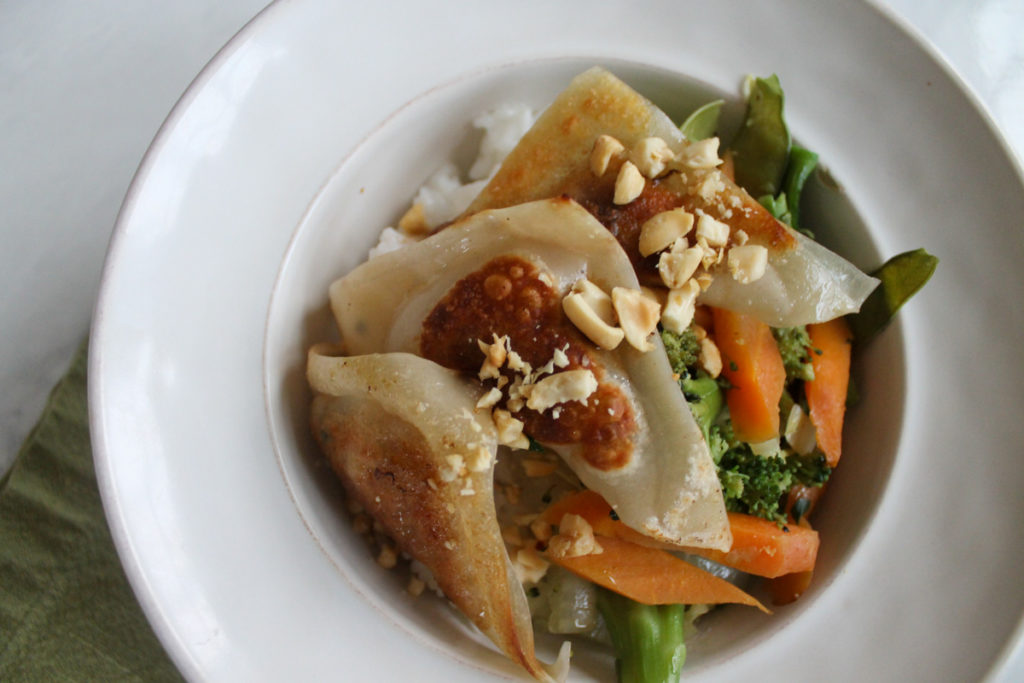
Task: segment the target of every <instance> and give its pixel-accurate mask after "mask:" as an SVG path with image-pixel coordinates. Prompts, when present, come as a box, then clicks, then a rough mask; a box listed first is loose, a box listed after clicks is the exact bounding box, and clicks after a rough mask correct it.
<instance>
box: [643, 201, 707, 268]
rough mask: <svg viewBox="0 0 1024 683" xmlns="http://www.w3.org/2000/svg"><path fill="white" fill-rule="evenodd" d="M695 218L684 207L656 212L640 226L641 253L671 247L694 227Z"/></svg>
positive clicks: (654, 251)
mask: <svg viewBox="0 0 1024 683" xmlns="http://www.w3.org/2000/svg"><path fill="white" fill-rule="evenodd" d="M693 220H694V219H693V214H692V213H690V212H688V211H687V210H686V209H683V208H678V209H671V210H669V211H662V212H661V213H658V214H655V215H654V216H652V217H651V218H649V219H648V220H647V221H646V222H644V224H643V225H642V226H641V227H640V245H639V246H640V255H641V256H650V255H651V254H654V253H656V252H659V251H661V250H662V249H667V248H669V247H670V246H672V245H673V244H675V242H676V240H678V239H679V238H680V237H683V236H684V235H686V234H687V233H688V232H690V230H691V229H693Z"/></svg>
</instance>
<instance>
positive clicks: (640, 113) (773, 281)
mask: <svg viewBox="0 0 1024 683" xmlns="http://www.w3.org/2000/svg"><path fill="white" fill-rule="evenodd" d="M602 134H606V135H611V136H613V137H615V138H616V139H618V140H619V141H620V142H622V143H623V145H624V146H625V147H626V149H627V150H629V149H631V148H632V147H633V146H634V145H636V144H637V143H638V142H640V141H641V140H643V139H644V138H647V137H660V138H662V139H663V140H665V142H666V143H668V145H669V147H670V148H672V149H673V151H675V152H677V153H678V152H680V151H682V150H683V149H684V148H685V147H686V146H687V145H688V144H689V143H687V141H686V140H685V139H684V138H683V136H682V134H681V133H680V132H679V128H678V127H677V126H676V125H675V124H674V123H673V122H672V120H671V119H669V117H668V116H667V115H666V114H665V113H664V112H662V111H661V110H660V109H658V108H657V107H656V106H655V105H654V104H653V103H651V102H650V101H649V100H647V99H646V98H644V97H643V96H642V95H640V94H639V93H637V92H636V91H635V90H633V89H632V88H630V87H629V86H628V85H626V84H625V83H623V82H622V81H621V80H619V79H618V78H616V77H615V76H613V75H612V74H611V73H609V72H608V71H606V70H604V69H602V68H600V67H594V68H592V69H590V70H588V71H586V72H584V73H582V74H580V75H579V76H577V77H576V78H575V79H573V81H572V82H571V83H570V84H569V86H568V87H567V88H566V89H565V90H564V91H563V92H562V93H561V94H560V95H559V96H558V97H557V98H556V99H555V101H554V102H553V103H552V104H551V106H550V107H549V108H548V109H547V110H546V111H545V112H544V113H543V114H541V116H540V117H539V118H538V120H537V121H536V122H535V123H534V125H533V127H532V128H531V129H530V130H529V131H528V132H527V133H526V135H525V136H524V137H523V138H522V140H521V141H520V142H519V144H518V145H517V146H516V147H515V148H514V149H513V150H512V152H511V153H510V154H509V155H508V156H507V157H506V158H505V161H504V162H503V163H502V165H501V168H500V169H499V170H498V172H497V174H496V175H495V176H494V177H493V178H492V179H491V181H490V182H489V183H488V184H487V186H486V187H485V188H484V189H483V191H482V192H481V193H480V195H478V196H477V198H476V199H475V200H474V201H473V203H472V204H471V205H470V207H469V208H468V209H467V211H466V214H465V215H471V214H473V213H475V212H478V211H481V210H484V209H494V208H502V207H507V206H514V205H516V204H521V203H524V202H529V201H534V200H537V199H544V198H548V197H559V196H567V197H571V198H572V199H575V200H576V201H578V202H579V203H580V204H582V205H583V206H584V207H585V208H587V209H588V210H589V211H591V212H592V213H593V214H594V215H595V216H596V217H597V218H598V220H600V221H601V223H602V224H604V225H605V226H606V227H607V228H608V229H609V231H611V232H612V234H614V235H615V236H616V238H617V239H618V240H619V241H620V243H621V244H622V246H623V248H624V249H625V250H626V252H627V254H628V255H629V256H630V259H631V261H632V262H633V265H634V267H635V268H636V269H637V272H638V274H639V275H640V277H641V280H643V281H645V283H646V284H656V283H657V276H656V270H655V269H656V259H654V258H652V257H648V258H647V259H644V258H643V257H641V255H640V254H639V251H638V248H637V244H638V239H639V226H640V225H641V224H642V223H643V222H644V221H645V220H646V219H647V218H649V217H650V216H653V215H654V214H655V213H658V212H660V211H664V210H667V209H671V208H676V207H679V206H683V207H684V208H686V209H687V210H688V211H691V212H694V211H696V210H700V211H702V212H705V213H707V214H709V215H711V216H712V217H714V218H716V219H718V220H721V221H722V222H724V223H726V224H728V225H729V226H730V227H732V228H733V230H734V231H735V230H738V229H742V230H743V231H744V232H745V233H747V235H748V237H749V243H750V244H760V245H763V246H765V247H766V248H767V249H768V266H767V271H766V274H765V275H764V276H763V277H762V278H760V279H759V280H756V281H754V282H751V283H748V284H742V283H740V282H738V281H736V280H734V279H733V278H732V277H731V275H730V274H729V272H728V269H727V268H726V266H725V264H724V263H723V264H721V265H720V266H718V267H717V268H716V272H715V278H714V281H713V283H712V284H711V287H710V288H709V289H708V290H707V291H705V292H703V293H702V294H701V296H700V298H699V302H700V303H703V304H708V305H711V306H717V307H720V308H727V309H730V310H733V311H737V312H740V313H746V314H750V315H753V316H755V317H757V318H758V319H760V320H762V321H763V322H765V323H768V324H769V325H771V326H773V327H789V326H795V325H805V324H808V323H816V322H823V321H825V320H831V319H832V318H836V317H839V316H841V315H846V314H848V313H853V312H856V311H857V310H859V308H860V305H861V304H862V303H863V301H864V299H865V298H867V295H868V294H870V292H871V291H872V290H873V289H874V288H875V287H876V286H877V284H878V281H877V280H876V279H875V278H872V277H869V276H868V275H865V274H864V273H862V272H861V271H860V270H859V269H858V268H856V267H855V266H853V265H852V264H850V263H849V262H847V261H846V260H845V259H843V258H842V257H840V256H838V255H837V254H835V253H833V252H831V251H829V250H828V249H826V248H825V247H823V246H821V245H820V244H818V243H817V242H815V241H813V240H811V239H808V238H807V237H805V236H804V235H802V234H800V233H798V232H796V231H795V230H792V229H791V228H789V227H788V226H786V225H784V224H782V223H781V222H779V221H777V220H776V219H775V218H774V217H773V216H772V215H771V214H770V213H768V211H767V210H766V209H765V208H764V207H762V206H761V205H760V204H759V203H758V202H757V201H756V200H755V199H754V198H753V197H751V196H750V195H749V194H748V193H747V192H746V191H744V190H743V189H742V188H740V187H739V186H738V185H736V184H735V183H734V182H733V181H731V180H730V179H729V178H728V177H726V176H725V175H724V174H723V173H721V172H720V171H718V170H717V169H715V170H713V171H701V170H694V169H688V170H686V171H685V172H684V173H682V174H680V173H671V174H669V175H667V176H665V177H662V178H659V179H658V180H657V181H650V180H648V181H647V183H646V188H645V190H644V193H643V194H642V195H641V196H640V198H638V199H637V200H635V201H634V202H632V203H631V204H629V205H626V206H623V207H617V206H615V205H614V204H613V203H612V201H611V198H612V193H613V190H614V180H615V176H616V172H617V170H618V167H619V165H621V163H622V159H619V160H617V161H615V160H613V163H612V164H611V165H610V166H609V168H608V170H607V171H606V172H605V173H604V174H603V175H602V176H601V177H600V178H598V177H596V176H595V175H594V174H593V173H592V172H591V170H590V153H591V150H592V148H593V145H594V141H595V140H596V139H597V137H598V136H599V135H602Z"/></svg>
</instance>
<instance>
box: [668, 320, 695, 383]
mask: <svg viewBox="0 0 1024 683" xmlns="http://www.w3.org/2000/svg"><path fill="white" fill-rule="evenodd" d="M661 341H662V343H663V344H665V352H666V353H667V354H668V362H669V363H670V364H671V365H672V372H674V373H676V374H677V375H679V376H680V377H681V378H682V377H690V376H691V375H692V374H693V372H694V369H695V368H696V367H697V364H698V363H699V362H700V342H699V341H697V335H696V334H694V332H693V329H692V328H687V329H686V331H685V332H683V333H682V334H676V333H675V332H669V331H668V330H662V331H661Z"/></svg>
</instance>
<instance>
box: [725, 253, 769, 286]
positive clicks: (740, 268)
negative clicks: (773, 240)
mask: <svg viewBox="0 0 1024 683" xmlns="http://www.w3.org/2000/svg"><path fill="white" fill-rule="evenodd" d="M767 267H768V249H766V248H765V247H762V246H761V245H759V244H745V245H743V246H736V247H733V248H732V249H730V250H729V272H730V273H732V276H733V278H734V279H735V280H736V281H737V282H742V283H744V284H746V283H749V282H754V281H756V280H760V279H761V278H762V277H764V273H765V270H766V269H767Z"/></svg>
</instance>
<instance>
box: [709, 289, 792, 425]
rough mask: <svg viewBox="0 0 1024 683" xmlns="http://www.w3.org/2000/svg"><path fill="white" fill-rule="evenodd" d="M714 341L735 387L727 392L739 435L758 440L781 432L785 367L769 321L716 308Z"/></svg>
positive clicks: (734, 423)
mask: <svg viewBox="0 0 1024 683" xmlns="http://www.w3.org/2000/svg"><path fill="white" fill-rule="evenodd" d="M712 312H713V314H714V320H715V343H716V344H717V345H718V349H719V351H720V352H721V354H722V374H723V375H725V377H726V379H728V380H729V382H730V384H732V387H730V388H729V389H728V390H727V391H726V393H725V400H726V402H727V403H728V404H729V414H730V415H731V417H732V424H733V427H734V428H735V430H736V436H737V437H738V438H740V439H742V440H743V441H749V442H751V443H758V442H761V441H768V440H769V439H774V438H775V437H777V436H778V435H779V399H780V398H782V391H783V389H784V387H785V384H786V368H785V367H784V366H783V364H782V355H781V354H780V353H779V347H778V345H777V344H776V343H775V337H773V336H772V330H771V328H770V327H768V325H766V324H765V323H763V322H761V321H760V320H758V319H757V318H754V317H753V316H749V315H743V314H741V313H734V312H732V311H727V310H725V309H722V308H713V309H712Z"/></svg>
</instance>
